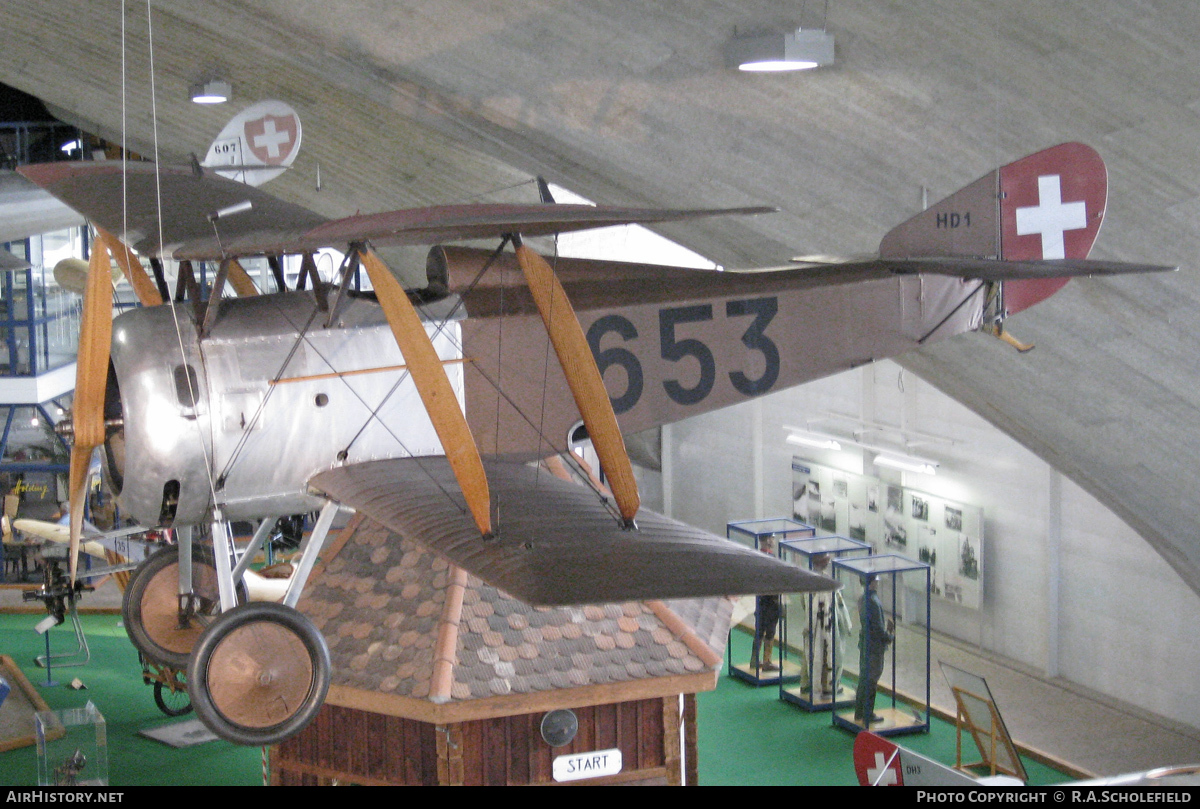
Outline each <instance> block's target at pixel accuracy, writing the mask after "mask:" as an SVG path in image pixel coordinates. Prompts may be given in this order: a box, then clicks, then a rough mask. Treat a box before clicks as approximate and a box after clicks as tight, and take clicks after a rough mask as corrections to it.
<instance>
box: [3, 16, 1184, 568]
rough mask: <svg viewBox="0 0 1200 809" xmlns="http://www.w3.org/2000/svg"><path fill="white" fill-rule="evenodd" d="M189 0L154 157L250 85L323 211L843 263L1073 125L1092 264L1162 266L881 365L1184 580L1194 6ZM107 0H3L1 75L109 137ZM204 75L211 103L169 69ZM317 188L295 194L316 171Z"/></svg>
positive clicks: (177, 34)
mask: <svg viewBox="0 0 1200 809" xmlns="http://www.w3.org/2000/svg"><path fill="white" fill-rule="evenodd" d="M824 5H825V4H824V3H819V2H813V3H796V2H789V3H781V2H768V0H690V1H688V0H681V2H677V3H656V2H649V0H570V1H569V0H506V1H505V2H502V3H501V2H478V0H361V1H360V2H329V0H322V1H321V2H317V0H256V1H255V2H249V1H246V2H238V0H224V1H222V0H213V1H212V2H206V3H203V4H197V3H186V2H155V3H153V4H152V6H153V18H152V22H153V44H154V50H153V59H154V74H155V99H156V102H157V116H156V119H157V141H158V149H159V152H160V155H161V156H162V159H163V160H164V161H166V160H172V159H180V158H183V157H186V155H187V154H188V153H189V152H198V153H203V151H204V149H205V148H206V147H207V144H208V142H209V141H210V140H211V138H212V137H213V136H214V135H215V134H216V132H217V131H218V130H219V129H220V127H221V125H222V124H223V123H224V121H225V119H226V118H228V116H229V115H230V114H232V111H233V109H231V107H232V108H234V109H236V108H240V106H241V105H244V104H246V103H250V102H252V101H256V100H259V99H262V98H268V97H276V98H281V99H284V100H286V101H288V102H289V103H291V104H292V105H293V106H294V107H296V109H297V110H298V111H299V112H300V114H301V117H302V119H303V121H304V126H305V136H304V137H305V144H304V147H303V150H302V152H301V155H300V157H299V158H298V160H297V163H296V167H295V168H294V169H293V170H292V171H291V172H289V173H288V175H287V176H285V177H284V178H282V179H281V180H279V181H277V182H276V183H275V184H273V185H272V190H273V191H274V192H275V193H279V194H281V195H282V196H285V197H287V198H288V199H290V200H292V201H295V202H301V203H303V204H306V205H308V206H309V207H311V208H314V209H315V210H318V211H319V212H321V213H324V214H326V215H329V216H340V215H346V214H349V213H353V212H354V211H356V210H362V211H364V212H365V211H373V210H383V209H388V208H399V207H406V206H411V205H422V204H430V203H447V202H463V201H467V200H472V199H488V200H501V199H508V200H533V199H535V198H536V196H535V195H536V192H535V190H534V189H533V188H532V186H531V185H530V184H529V183H528V180H529V179H530V178H531V177H532V175H534V174H539V173H540V174H544V175H546V176H547V177H548V178H549V179H551V180H552V181H555V182H558V183H561V184H562V185H565V186H567V187H569V188H572V189H574V190H576V191H578V192H579V193H582V194H584V195H586V196H589V197H591V198H593V199H596V200H597V201H602V202H607V203H645V204H655V205H664V206H678V205H680V204H686V205H689V206H691V205H745V204H769V205H777V206H779V207H780V208H781V209H782V210H781V212H780V213H779V214H776V215H773V216H764V217H758V218H755V219H749V220H728V221H721V222H706V223H704V224H702V225H689V226H676V227H673V228H669V229H664V232H665V233H666V234H667V235H669V236H671V237H672V238H675V239H676V240H678V241H680V242H682V243H684V244H686V245H688V246H689V247H692V248H693V249H695V250H697V251H699V252H701V253H704V254H705V255H707V256H709V257H711V258H712V259H713V260H715V261H718V262H720V263H722V264H725V265H727V266H749V265H757V264H770V263H776V262H779V261H781V260H783V259H786V258H787V257H789V256H792V255H796V254H797V253H835V254H838V253H840V254H849V253H864V252H871V251H873V250H874V249H875V247H876V245H877V243H878V240H879V238H880V237H881V236H882V235H883V233H885V232H886V231H887V230H888V229H889V228H891V227H892V226H893V225H895V224H897V223H899V222H900V221H902V220H904V219H906V218H907V217H908V216H910V215H912V214H913V213H915V212H916V211H917V210H919V208H920V205H921V199H922V193H923V191H922V189H928V196H929V198H930V199H931V200H935V199H937V198H939V197H940V196H943V195H945V194H948V193H949V192H951V191H953V190H955V189H957V188H958V187H960V186H962V185H965V184H966V183H967V182H969V181H971V180H973V179H975V178H976V177H978V176H981V175H982V174H984V173H985V172H987V171H989V170H990V169H991V168H993V167H994V166H996V165H1000V164H1003V163H1006V162H1009V161H1012V160H1014V159H1016V158H1018V157H1021V156H1022V155H1024V154H1026V153H1028V152H1032V151H1035V150H1037V149H1040V148H1043V147H1046V146H1050V145H1053V144H1055V143H1059V142H1063V141H1069V140H1080V141H1084V142H1086V143H1089V144H1091V145H1092V146H1094V147H1096V149H1098V150H1099V152H1100V153H1101V155H1102V156H1103V157H1104V159H1105V161H1106V162H1107V164H1108V167H1109V184H1110V199H1109V208H1108V214H1107V217H1106V222H1105V225H1104V228H1103V229H1102V230H1101V233H1100V237H1099V240H1098V243H1097V246H1096V249H1095V250H1094V252H1093V254H1094V255H1096V256H1098V257H1103V258H1112V259H1121V260H1128V261H1139V262H1153V263H1163V264H1179V265H1180V266H1181V267H1182V269H1181V271H1180V272H1178V273H1174V274H1169V275H1156V276H1145V277H1125V278H1118V279H1111V280H1097V279H1089V280H1083V281H1077V282H1074V283H1072V284H1070V285H1068V287H1067V288H1066V289H1065V290H1064V291H1063V292H1061V293H1059V294H1058V295H1057V296H1055V297H1054V298H1053V299H1051V300H1050V301H1048V302H1046V303H1044V304H1042V305H1040V306H1038V307H1036V308H1034V309H1032V310H1030V311H1028V312H1025V313H1022V314H1021V315H1019V316H1017V317H1015V318H1013V319H1012V320H1011V321H1010V323H1009V327H1010V329H1011V330H1012V331H1014V332H1015V333H1016V334H1017V335H1018V336H1019V337H1020V338H1021V339H1023V340H1026V341H1033V342H1036V343H1037V345H1038V348H1037V350H1036V351H1034V352H1031V353H1029V354H1025V355H1018V354H1016V353H1015V352H1013V351H1012V349H1010V348H1008V347H1007V346H1005V345H1003V344H1001V343H1000V342H999V341H997V340H994V339H991V338H987V337H983V336H981V335H968V336H965V337H961V338H958V339H955V340H951V341H948V342H946V343H942V344H939V345H937V346H935V347H932V348H929V349H926V350H924V351H922V352H920V353H918V354H914V355H909V356H908V357H906V358H904V359H903V360H902V362H903V363H904V364H905V365H906V366H907V367H909V368H910V369H912V370H914V371H916V372H918V373H919V374H920V375H921V376H922V377H924V378H926V379H928V380H929V381H931V382H932V383H933V384H935V385H937V386H938V387H940V388H942V389H943V390H944V391H946V392H947V393H949V394H950V395H951V396H953V397H955V398H957V399H959V400H960V401H962V402H964V403H966V404H967V405H969V406H970V407H972V408H974V409H975V410H976V411H977V412H979V413H980V414H981V415H983V416H984V417H985V418H987V419H989V420H990V421H992V422H993V423H995V424H996V425H997V426H999V427H1000V428H1001V429H1003V430H1005V431H1007V432H1008V433H1010V434H1011V435H1013V436H1014V437H1015V438H1017V439H1018V440H1019V441H1021V442H1022V443H1024V444H1025V445H1026V446H1028V447H1029V448H1031V449H1032V450H1033V451H1034V452H1036V453H1037V454H1039V455H1040V456H1041V457H1043V458H1044V459H1045V460H1046V461H1048V462H1049V463H1051V464H1052V465H1053V466H1055V467H1056V468H1058V469H1060V470H1061V471H1063V472H1064V473H1065V474H1067V475H1069V476H1070V477H1071V478H1073V479H1074V480H1075V481H1076V482H1078V483H1079V484H1080V485H1082V486H1083V487H1084V488H1085V489H1087V490H1089V491H1090V492H1091V493H1092V494H1093V495H1095V496H1096V497H1098V498H1099V499H1100V500H1101V501H1102V502H1104V503H1105V504H1106V505H1108V506H1109V507H1110V508H1112V509H1113V510H1114V512H1115V513H1117V514H1118V515H1119V516H1120V517H1122V518H1123V519H1124V520H1126V521H1127V522H1128V523H1129V524H1130V525H1131V526H1132V527H1134V528H1135V529H1136V530H1138V531H1139V532H1140V533H1141V534H1142V535H1143V536H1145V538H1146V539H1147V540H1148V541H1150V542H1151V544H1153V545H1154V547H1156V548H1157V549H1158V550H1159V552H1160V553H1162V555H1163V556H1164V557H1165V558H1166V559H1167V560H1168V561H1169V562H1170V563H1171V564H1172V566H1173V567H1174V568H1175V569H1176V570H1177V571H1178V572H1179V573H1180V575H1181V576H1182V577H1183V579H1184V580H1185V581H1186V582H1187V583H1188V584H1190V585H1191V587H1192V588H1193V589H1195V590H1196V591H1197V592H1200V533H1197V531H1196V530H1195V527H1196V515H1197V514H1200V487H1197V486H1196V485H1194V484H1193V477H1194V466H1195V460H1194V459H1196V458H1198V457H1200V386H1198V385H1197V384H1196V382H1197V380H1200V307H1198V306H1197V298H1200V266H1198V263H1200V262H1198V256H1200V250H1198V248H1200V51H1198V50H1197V49H1196V48H1195V46H1194V41H1195V37H1196V35H1197V33H1198V32H1200V4H1196V3H1194V2H1192V0H1160V2H1156V3H1129V2H1124V0H984V1H983V2H976V3H961V2H958V1H957V0H905V1H904V2H900V1H899V0H831V2H830V4H829V8H828V19H827V20H824V19H823V18H824V16H825V14H824ZM127 6H128V8H127V9H126V12H125V13H126V21H125V28H126V32H125V35H124V41H125V43H126V44H125V53H126V59H125V64H126V67H125V75H126V77H127V78H126V81H125V87H126V92H125V94H124V95H125V99H126V108H125V109H126V112H125V116H124V119H125V121H126V124H127V127H128V133H129V134H128V137H129V142H130V144H131V147H132V148H135V149H137V150H139V151H141V152H143V153H145V154H147V155H149V154H152V153H153V144H154V137H155V131H154V130H155V127H154V126H153V123H154V120H155V116H153V115H152V109H151V103H150V99H151V96H150V81H149V55H150V52H149V47H148V46H149V37H148V29H147V21H146V5H145V4H144V3H129V4H127ZM800 23H803V24H804V25H805V26H809V27H812V26H819V25H821V24H823V23H824V24H826V25H827V27H828V29H829V30H830V31H832V32H833V33H834V34H835V35H836V37H837V44H838V63H837V65H836V66H835V67H833V68H831V69H826V70H823V71H820V72H814V73H809V74H782V75H744V74H738V73H737V72H735V71H730V70H728V69H727V68H726V67H725V66H724V62H723V55H722V46H723V44H724V43H725V41H726V40H728V39H729V38H730V37H731V36H732V35H733V33H734V30H735V29H741V30H750V29H754V28H759V27H764V26H780V27H784V28H794V27H796V26H797V25H798V24H800ZM121 29H122V20H121V4H120V3H116V2H112V1H111V0H104V1H103V2H102V1H101V0H84V2H79V3H72V4H69V9H68V8H67V7H64V6H63V4H61V3H58V2H51V1H50V0H29V2H25V3H22V4H21V7H20V9H19V10H16V11H15V12H14V13H13V14H11V15H8V18H7V19H6V21H5V25H4V28H3V33H0V45H2V46H3V51H2V53H3V55H2V56H0V82H4V83H6V84H9V85H12V86H14V87H17V88H19V89H21V90H24V91H25V92H27V93H30V94H32V95H35V96H37V97H39V98H41V99H43V100H44V101H45V102H47V103H48V104H49V105H51V107H52V108H53V109H54V110H55V111H56V112H57V113H58V114H60V115H61V116H62V117H64V118H66V119H68V120H72V121H75V122H78V123H79V124H81V125H82V126H84V127H85V128H86V129H88V130H90V131H94V132H98V133H100V134H104V135H106V136H109V137H114V138H116V139H119V133H120V132H121V131H122V78H121V77H122V59H121V54H122V38H123V37H122V31H121ZM217 76H219V77H221V78H224V79H226V80H228V81H231V82H232V83H233V85H234V88H235V89H234V91H235V97H236V98H235V103H234V104H233V105H226V106H225V107H223V108H216V109H205V108H200V107H197V106H195V105H192V104H191V103H189V102H188V101H187V98H186V95H187V88H188V85H190V84H192V83H195V82H198V81H201V80H204V79H208V78H212V77H217ZM318 163H319V165H320V173H321V180H322V190H321V191H319V192H318V191H316V190H315V186H316V175H317V165H318Z"/></svg>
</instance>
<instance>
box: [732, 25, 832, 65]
mask: <svg viewBox="0 0 1200 809" xmlns="http://www.w3.org/2000/svg"><path fill="white" fill-rule="evenodd" d="M725 63H726V64H727V65H728V66H729V67H736V68H737V69H738V70H747V71H756V72H778V71H782V70H808V69H810V68H814V67H825V66H827V65H832V64H833V34H830V33H829V32H827V31H820V30H817V29H815V28H813V29H809V30H805V29H802V28H797V29H796V30H795V31H793V32H790V33H781V32H777V31H772V32H768V33H763V34H754V35H751V36H738V35H734V38H733V39H732V40H730V41H729V42H728V43H727V44H726V45H725Z"/></svg>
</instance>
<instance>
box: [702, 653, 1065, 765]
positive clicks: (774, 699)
mask: <svg viewBox="0 0 1200 809" xmlns="http://www.w3.org/2000/svg"><path fill="white" fill-rule="evenodd" d="M733 644H734V655H735V656H737V659H749V657H750V636H749V635H747V634H745V633H743V632H740V631H735V632H734V633H733ZM884 699H885V697H884V696H883V695H882V694H881V695H880V696H879V704H880V705H882V704H883V702H884ZM696 701H697V713H698V720H697V721H698V724H699V726H700V732H699V746H700V783H701V785H709V786H715V785H722V786H733V785H747V786H748V785H761V786H766V785H788V786H819V785H824V786H856V785H857V784H858V779H857V778H856V777H855V775H854V761H853V748H854V736H853V735H852V734H851V733H849V732H848V731H845V730H842V729H841V728H835V727H834V726H833V724H832V723H831V721H830V715H829V714H828V713H809V712H807V711H805V710H803V709H801V708H800V707H798V706H796V705H793V704H791V703H787V702H783V701H782V700H780V699H779V688H778V686H763V687H761V688H754V687H752V686H750V685H748V684H746V683H744V682H742V681H740V680H734V679H732V678H730V677H726V676H722V677H721V681H720V683H719V684H718V685H717V689H716V690H715V691H710V692H708V693H705V694H700V695H699V696H698V697H697V700H696ZM954 737H955V733H954V723H953V722H944V721H942V720H940V719H937V718H936V717H935V718H934V719H933V720H932V723H931V728H930V732H929V733H914V734H910V735H904V736H897V737H894V738H893V741H895V742H897V743H898V744H901V745H903V746H905V747H909V748H912V749H913V750H915V751H917V752H918V753H921V754H922V755H925V756H929V757H930V758H933V759H936V760H938V761H941V762H944V763H946V764H950V765H952V764H954ZM965 744H966V745H968V748H969V749H970V753H972V754H973V753H974V752H975V751H974V748H973V747H971V746H970V745H971V743H970V741H969V740H968V741H966V742H965ZM968 748H964V750H966V749H968ZM1022 761H1023V762H1024V764H1025V769H1026V771H1027V772H1028V774H1029V783H1030V784H1031V785H1044V784H1054V783H1060V782H1062V781H1068V780H1070V778H1069V776H1067V775H1064V774H1063V773H1061V772H1058V771H1057V770H1054V769H1051V768H1050V767H1046V766H1045V765H1042V764H1039V763H1037V762H1034V761H1030V760H1029V759H1028V758H1023V759H1022Z"/></svg>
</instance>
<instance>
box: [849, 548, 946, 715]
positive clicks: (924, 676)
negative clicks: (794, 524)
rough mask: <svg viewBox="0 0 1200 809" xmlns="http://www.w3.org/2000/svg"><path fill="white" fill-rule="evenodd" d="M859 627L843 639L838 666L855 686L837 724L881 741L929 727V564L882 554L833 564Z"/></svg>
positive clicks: (855, 625) (854, 628)
mask: <svg viewBox="0 0 1200 809" xmlns="http://www.w3.org/2000/svg"><path fill="white" fill-rule="evenodd" d="M833 571H834V578H836V579H837V580H838V581H840V582H842V584H843V588H842V591H841V592H842V598H843V600H844V601H845V603H846V606H847V607H849V608H850V613H851V615H852V616H853V617H854V627H853V628H852V629H851V630H850V632H848V633H843V635H839V634H838V629H839V627H838V624H837V622H834V630H833V631H834V642H833V651H834V659H835V661H836V662H835V663H834V668H835V669H837V668H838V667H841V668H842V669H844V671H845V673H846V675H848V676H852V677H853V678H854V679H855V681H856V686H855V695H854V702H853V703H852V705H851V706H847V707H846V708H841V707H839V708H837V709H835V710H834V711H833V724H834V725H837V726H838V727H842V728H845V729H847V730H851V731H854V732H858V731H861V730H871V731H874V732H875V733H878V734H879V735H881V736H892V735H898V734H901V733H921V732H927V731H928V730H929V666H930V646H929V599H930V583H931V582H930V579H931V576H930V572H931V569H930V567H929V565H927V564H925V563H923V562H914V561H912V560H911V559H905V558H904V557H902V556H895V555H892V554H883V555H879V556H864V557H860V558H848V559H837V560H835V561H834V562H833Z"/></svg>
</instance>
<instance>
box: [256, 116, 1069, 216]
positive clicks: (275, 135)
mask: <svg viewBox="0 0 1200 809" xmlns="http://www.w3.org/2000/svg"><path fill="white" fill-rule="evenodd" d="M291 140H292V136H291V134H290V133H289V132H288V131H287V130H286V129H279V130H277V129H276V128H275V122H274V121H273V120H271V119H270V118H269V117H268V118H266V119H265V120H264V121H263V131H262V134H261V135H255V136H254V145H255V146H257V147H258V148H259V149H266V150H267V154H269V155H270V156H271V157H272V158H278V157H279V147H280V146H283V145H284V144H285V143H289V142H291ZM1056 179H1057V178H1056ZM1020 215H1021V210H1020V209H1018V211H1017V216H1018V217H1019V216H1020ZM1018 221H1020V220H1019V219H1018ZM1018 227H1019V225H1018Z"/></svg>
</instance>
